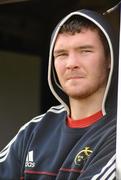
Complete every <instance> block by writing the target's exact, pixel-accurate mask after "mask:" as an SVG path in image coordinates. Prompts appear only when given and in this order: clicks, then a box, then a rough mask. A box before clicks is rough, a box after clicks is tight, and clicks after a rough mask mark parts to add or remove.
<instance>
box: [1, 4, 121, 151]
mask: <svg viewBox="0 0 121 180" xmlns="http://www.w3.org/2000/svg"><path fill="white" fill-rule="evenodd" d="M118 2H119V1H116V0H107V1H105V0H100V1H99V0H98V1H97V0H58V1H57V0H0V150H2V148H3V147H4V146H5V145H6V144H7V143H8V142H9V141H10V139H11V138H12V137H13V136H14V135H15V134H16V133H17V131H18V130H19V128H20V127H21V126H22V125H23V124H24V123H26V122H27V121H29V120H31V119H32V118H33V117H35V116H37V115H39V114H41V113H44V112H45V111H46V110H47V109H48V108H49V107H50V106H52V105H56V104H58V102H57V101H56V100H55V98H54V97H53V96H52V94H51V92H50V90H49V88H48V83H47V66H48V51H49V42H50V37H51V33H52V31H53V29H54V27H55V25H56V24H57V23H58V21H59V20H60V19H61V18H62V17H63V16H65V15H66V14H68V13H69V12H71V11H74V10H78V9H82V8H85V9H91V10H96V11H97V12H99V13H103V12H105V11H106V10H107V9H109V8H111V7H112V6H115V5H116V4H117V3H118ZM106 17H107V19H109V21H110V22H111V23H112V24H113V26H114V29H115V30H116V32H117V34H118V33H119V9H117V10H115V11H114V12H112V13H111V14H110V15H106Z"/></svg>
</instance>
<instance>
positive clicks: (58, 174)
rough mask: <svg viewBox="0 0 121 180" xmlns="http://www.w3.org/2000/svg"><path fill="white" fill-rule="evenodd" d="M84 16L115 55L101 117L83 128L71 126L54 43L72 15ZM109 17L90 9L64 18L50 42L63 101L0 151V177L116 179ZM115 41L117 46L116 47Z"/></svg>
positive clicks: (55, 88) (53, 85) (55, 89)
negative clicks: (68, 124) (57, 68)
mask: <svg viewBox="0 0 121 180" xmlns="http://www.w3.org/2000/svg"><path fill="white" fill-rule="evenodd" d="M75 15H77V16H80V17H84V18H86V19H88V20H90V21H92V22H93V23H94V24H95V25H97V26H98V27H99V28H100V29H101V31H102V32H103V34H104V35H105V37H106V39H107V41H108V44H109V48H110V55H111V68H110V72H109V78H108V82H107V86H106V90H105V94H104V98H103V103H102V112H103V117H102V118H101V119H100V120H99V121H97V122H96V123H93V124H92V125H91V126H87V127H84V128H69V127H68V126H67V124H66V119H67V116H68V114H69V103H68V97H67V95H66V94H65V93H64V92H63V90H62V88H61V87H60V85H59V84H58V83H57V82H58V81H57V79H56V76H55V69H54V65H53V48H54V44H55V41H56V38H57V36H58V32H59V30H60V28H61V26H62V25H63V24H64V23H65V22H66V21H67V20H68V19H69V18H71V17H72V16H75ZM111 30H112V28H111V27H110V25H109V24H108V23H107V21H106V20H105V18H104V17H103V16H101V15H100V14H98V13H96V12H93V11H90V10H79V11H75V12H72V13H70V14H69V15H67V16H66V17H65V18H64V19H62V20H61V21H60V22H59V24H58V25H57V27H56V28H55V30H54V32H53V34H52V39H51V45H50V53H49V67H48V82H49V86H50V89H51V91H52V93H53V95H54V96H55V97H56V98H57V100H58V101H59V102H60V103H61V105H59V106H53V107H51V108H50V109H49V110H48V111H47V112H46V113H45V114H43V115H40V116H37V117H35V118H34V119H32V120H31V121H29V122H28V123H26V124H25V125H24V126H22V127H21V129H20V130H19V132H18V133H17V135H16V136H15V137H14V138H13V139H12V140H11V141H10V143H9V144H8V145H7V146H6V147H5V148H4V149H3V150H2V151H1V153H0V179H1V180H17V179H21V180H22V179H29V180H34V179H35V180H76V179H78V180H90V179H91V180H99V179H100V180H114V179H116V175H115V148H116V100H117V97H116V93H117V73H118V72H117V62H116V59H117V57H116V55H117V53H116V50H117V48H116V44H117V43H116V39H115V38H114V33H113V32H112V31H111ZM114 42H115V46H114Z"/></svg>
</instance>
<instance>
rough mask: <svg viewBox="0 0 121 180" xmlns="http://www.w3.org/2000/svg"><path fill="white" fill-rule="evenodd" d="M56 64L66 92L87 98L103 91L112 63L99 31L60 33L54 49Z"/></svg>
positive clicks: (69, 94) (87, 30)
mask: <svg viewBox="0 0 121 180" xmlns="http://www.w3.org/2000/svg"><path fill="white" fill-rule="evenodd" d="M54 65H55V70H56V73H57V76H58V79H59V82H60V84H61V86H62V88H63V90H64V91H65V93H66V94H67V95H68V96H69V97H72V98H78V99H82V98H86V97H88V96H91V95H94V94H96V93H98V94H100V92H102V91H104V89H105V86H106V82H107V77H108V73H109V67H110V60H109V59H107V58H106V57H105V53H104V48H103V45H102V42H101V40H100V37H99V35H98V32H97V31H96V30H90V29H83V31H82V32H80V33H76V34H75V35H71V34H67V33H64V34H59V35H58V37H57V40H56V43H55V47H54Z"/></svg>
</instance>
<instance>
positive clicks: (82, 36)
mask: <svg viewBox="0 0 121 180" xmlns="http://www.w3.org/2000/svg"><path fill="white" fill-rule="evenodd" d="M95 43H100V44H102V42H101V39H100V36H99V33H98V31H97V30H96V29H93V30H92V29H89V28H83V29H82V30H81V31H80V32H79V33H77V32H76V33H74V34H72V33H70V32H68V33H67V32H64V33H59V34H58V36H57V38H56V41H55V46H54V50H56V49H58V48H60V47H65V46H66V45H68V46H69V45H73V44H75V46H76V45H77V46H78V44H80V45H81V44H95Z"/></svg>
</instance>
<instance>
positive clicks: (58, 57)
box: [54, 52, 68, 59]
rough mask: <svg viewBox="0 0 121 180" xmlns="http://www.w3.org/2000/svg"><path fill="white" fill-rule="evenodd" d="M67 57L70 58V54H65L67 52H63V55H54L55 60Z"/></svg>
mask: <svg viewBox="0 0 121 180" xmlns="http://www.w3.org/2000/svg"><path fill="white" fill-rule="evenodd" d="M67 56H68V54H67V53H65V52H63V53H57V54H55V55H54V58H55V59H64V58H65V57H67Z"/></svg>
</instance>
